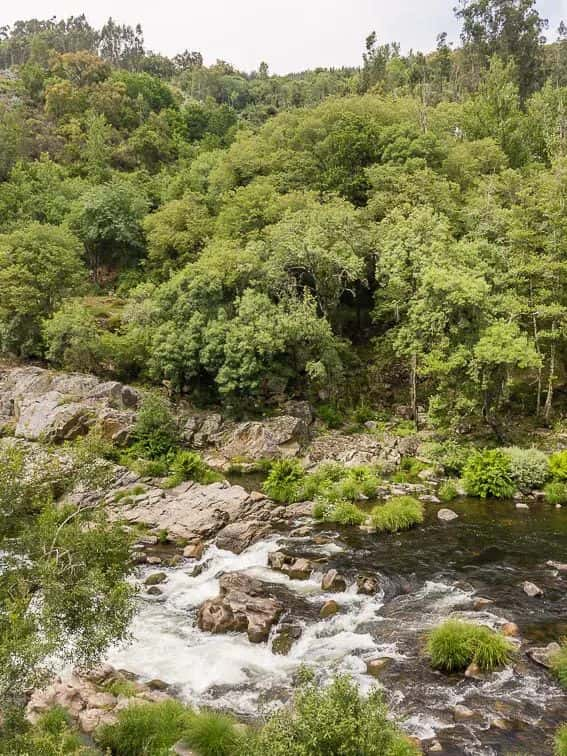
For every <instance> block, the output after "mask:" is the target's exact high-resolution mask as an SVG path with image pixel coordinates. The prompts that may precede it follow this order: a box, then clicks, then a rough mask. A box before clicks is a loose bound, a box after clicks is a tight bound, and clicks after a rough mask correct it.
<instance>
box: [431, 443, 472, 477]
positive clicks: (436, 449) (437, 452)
mask: <svg viewBox="0 0 567 756" xmlns="http://www.w3.org/2000/svg"><path fill="white" fill-rule="evenodd" d="M422 454H423V456H424V457H427V458H428V459H431V460H432V461H433V462H438V463H439V464H440V465H442V466H443V469H444V470H445V472H446V473H448V474H449V475H460V474H461V472H462V471H463V467H464V466H465V465H466V463H467V460H468V458H469V456H470V448H469V447H467V446H463V445H461V444H458V443H457V442H456V441H451V440H447V441H431V442H430V443H428V444H425V446H424V448H423V452H422Z"/></svg>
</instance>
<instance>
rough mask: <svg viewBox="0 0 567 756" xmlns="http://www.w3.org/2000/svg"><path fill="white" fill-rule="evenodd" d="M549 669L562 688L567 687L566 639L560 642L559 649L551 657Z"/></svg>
mask: <svg viewBox="0 0 567 756" xmlns="http://www.w3.org/2000/svg"><path fill="white" fill-rule="evenodd" d="M551 671H552V672H553V674H554V675H555V677H556V678H557V679H558V680H559V683H560V685H561V686H562V687H563V688H567V639H564V641H563V643H562V644H561V650H560V651H558V652H557V653H556V654H553V656H552V657H551Z"/></svg>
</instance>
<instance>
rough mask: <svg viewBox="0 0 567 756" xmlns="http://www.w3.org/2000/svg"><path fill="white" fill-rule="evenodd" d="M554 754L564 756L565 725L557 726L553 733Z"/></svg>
mask: <svg viewBox="0 0 567 756" xmlns="http://www.w3.org/2000/svg"><path fill="white" fill-rule="evenodd" d="M553 753H554V756H565V754H567V725H562V726H561V727H559V729H558V730H557V732H556V733H555V748H554V751H553Z"/></svg>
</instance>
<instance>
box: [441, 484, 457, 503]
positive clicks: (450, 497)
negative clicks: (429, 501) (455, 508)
mask: <svg viewBox="0 0 567 756" xmlns="http://www.w3.org/2000/svg"><path fill="white" fill-rule="evenodd" d="M437 495H438V496H439V498H440V499H441V501H454V500H455V499H456V498H457V496H458V495H459V491H458V489H457V486H456V484H455V483H454V482H453V481H452V480H445V481H444V482H443V483H441V485H440V486H439V490H438V491H437Z"/></svg>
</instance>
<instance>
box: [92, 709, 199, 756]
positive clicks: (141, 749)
mask: <svg viewBox="0 0 567 756" xmlns="http://www.w3.org/2000/svg"><path fill="white" fill-rule="evenodd" d="M194 716H195V715H194V714H193V712H192V711H190V710H189V709H187V708H186V707H185V706H183V704H181V703H179V702H178V701H173V700H169V701H163V702H161V703H141V704H135V705H133V706H129V707H128V708H127V709H123V710H122V711H121V712H120V713H119V715H118V722H117V723H116V724H114V725H106V726H104V727H102V728H100V730H99V731H98V732H97V741H98V743H99V744H100V745H101V747H102V748H103V749H105V748H108V749H109V750H110V752H111V753H112V754H113V756H140V755H141V754H144V755H145V756H165V755H166V754H168V753H169V749H171V747H172V746H173V745H174V744H175V743H176V742H177V741H178V740H180V739H181V738H183V736H184V735H185V732H186V731H188V730H189V728H190V726H191V723H192V720H193V717H194Z"/></svg>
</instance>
